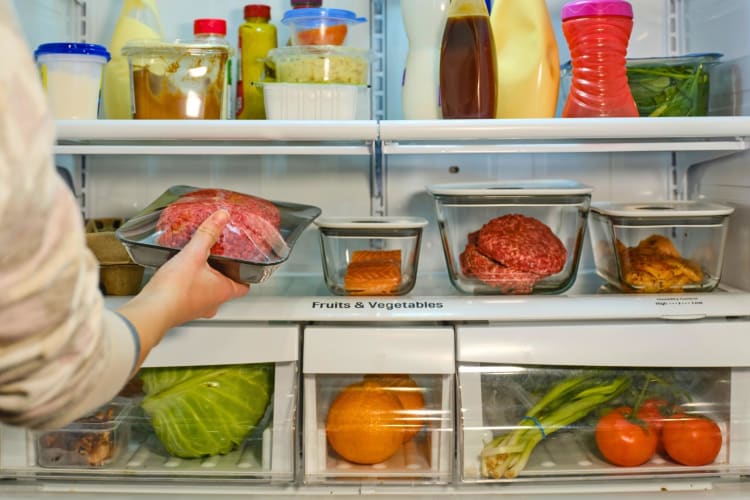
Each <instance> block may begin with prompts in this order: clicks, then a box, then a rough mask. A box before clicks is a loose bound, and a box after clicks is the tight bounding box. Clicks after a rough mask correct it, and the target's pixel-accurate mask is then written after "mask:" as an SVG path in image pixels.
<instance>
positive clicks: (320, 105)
mask: <svg viewBox="0 0 750 500" xmlns="http://www.w3.org/2000/svg"><path fill="white" fill-rule="evenodd" d="M262 86H263V96H264V99H265V106H266V117H267V118H268V119H269V120H354V119H355V118H356V117H357V104H358V101H359V95H360V93H361V92H363V91H364V90H365V87H364V86H363V85H338V84H334V83H321V84H318V83H265V84H263V85H262Z"/></svg>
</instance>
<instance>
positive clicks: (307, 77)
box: [268, 45, 370, 85]
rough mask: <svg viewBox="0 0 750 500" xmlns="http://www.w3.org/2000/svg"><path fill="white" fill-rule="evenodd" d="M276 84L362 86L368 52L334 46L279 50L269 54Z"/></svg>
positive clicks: (280, 48)
mask: <svg viewBox="0 0 750 500" xmlns="http://www.w3.org/2000/svg"><path fill="white" fill-rule="evenodd" d="M268 59H269V61H270V63H271V65H272V66H273V67H274V68H275V70H276V81H278V82H284V83H343V84H350V85H365V84H367V78H368V76H369V74H370V53H369V52H368V51H367V50H364V49H355V48H350V47H337V46H323V45H321V46H313V45H309V46H296V47H295V46H293V47H279V48H277V49H273V50H271V51H270V52H269V53H268Z"/></svg>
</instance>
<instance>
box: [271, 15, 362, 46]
mask: <svg viewBox="0 0 750 500" xmlns="http://www.w3.org/2000/svg"><path fill="white" fill-rule="evenodd" d="M366 20H367V19H366V18H364V17H357V14H356V13H354V12H352V11H350V10H344V9H328V8H323V7H321V8H312V7H310V8H295V9H292V10H289V11H287V12H286V13H284V17H283V18H282V19H281V22H282V24H284V25H285V26H288V27H289V30H290V41H291V43H292V45H344V44H345V43H346V37H347V34H348V33H349V27H350V26H353V25H355V24H360V23H363V22H365V21H366Z"/></svg>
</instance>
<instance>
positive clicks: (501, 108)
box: [490, 0, 560, 118]
mask: <svg viewBox="0 0 750 500" xmlns="http://www.w3.org/2000/svg"><path fill="white" fill-rule="evenodd" d="M490 25H491V26H492V36H493V40H494V44H495V58H496V68H497V112H496V117H497V118H552V117H554V116H555V112H556V109H557V93H558V86H559V84H560V56H559V55H558V52H557V40H556V39H555V32H554V30H553V28H552V21H551V19H550V15H549V11H548V10H547V4H546V2H545V0H495V2H494V4H493V6H492V12H491V13H490Z"/></svg>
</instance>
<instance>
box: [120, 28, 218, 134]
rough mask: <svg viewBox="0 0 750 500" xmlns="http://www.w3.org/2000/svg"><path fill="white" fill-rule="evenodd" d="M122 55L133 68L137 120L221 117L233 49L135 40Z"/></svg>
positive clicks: (207, 44)
mask: <svg viewBox="0 0 750 500" xmlns="http://www.w3.org/2000/svg"><path fill="white" fill-rule="evenodd" d="M122 55H124V56H127V58H128V64H129V67H130V83H131V95H132V99H133V101H132V108H133V118H139V119H173V120H176V119H214V120H217V119H219V118H221V117H222V103H223V102H224V93H225V91H226V81H225V78H226V74H227V71H226V67H227V60H228V58H229V46H225V45H220V44H211V43H179V42H176V43H166V42H159V41H152V40H133V41H130V42H128V43H127V44H125V46H124V47H123V48H122Z"/></svg>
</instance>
